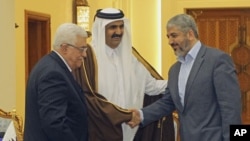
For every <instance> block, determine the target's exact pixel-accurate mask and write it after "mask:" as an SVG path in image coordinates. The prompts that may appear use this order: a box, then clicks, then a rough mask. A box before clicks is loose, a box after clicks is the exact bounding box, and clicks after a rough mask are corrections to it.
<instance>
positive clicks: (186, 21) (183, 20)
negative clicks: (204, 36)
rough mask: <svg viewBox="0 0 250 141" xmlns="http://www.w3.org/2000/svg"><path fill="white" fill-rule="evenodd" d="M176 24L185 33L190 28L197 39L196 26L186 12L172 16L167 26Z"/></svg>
mask: <svg viewBox="0 0 250 141" xmlns="http://www.w3.org/2000/svg"><path fill="white" fill-rule="evenodd" d="M173 26H177V27H178V28H179V29H180V30H181V31H182V32H184V33H187V32H188V31H189V30H190V29H191V30H192V31H193V32H194V36H195V37H196V38H197V39H198V38H199V34H198V28H197V26H196V23H195V21H194V19H193V18H192V17H191V16H190V15H187V14H179V15H176V16H174V17H172V18H171V19H170V20H169V21H168V23H167V28H169V27H173Z"/></svg>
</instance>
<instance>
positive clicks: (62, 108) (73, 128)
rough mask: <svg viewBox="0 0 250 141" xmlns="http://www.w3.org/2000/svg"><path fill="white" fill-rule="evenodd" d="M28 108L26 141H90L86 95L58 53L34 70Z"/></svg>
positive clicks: (26, 111) (42, 60)
mask: <svg viewBox="0 0 250 141" xmlns="http://www.w3.org/2000/svg"><path fill="white" fill-rule="evenodd" d="M25 106H26V107H25V125H24V140H25V141H88V122H87V120H88V113H87V106H86V103H85V97H84V93H83V91H82V88H81V87H80V85H78V84H77V82H76V81H75V80H74V77H73V75H72V74H71V72H70V71H69V69H68V68H67V66H66V65H65V63H64V62H63V61H62V59H61V58H60V57H59V56H58V55H57V54H56V53H55V52H51V53H50V54H48V55H46V56H45V57H43V58H42V59H41V60H40V61H39V62H38V63H37V64H36V66H35V67H34V68H33V70H32V72H31V74H30V76H29V80H28V84H27V92H26V105H25Z"/></svg>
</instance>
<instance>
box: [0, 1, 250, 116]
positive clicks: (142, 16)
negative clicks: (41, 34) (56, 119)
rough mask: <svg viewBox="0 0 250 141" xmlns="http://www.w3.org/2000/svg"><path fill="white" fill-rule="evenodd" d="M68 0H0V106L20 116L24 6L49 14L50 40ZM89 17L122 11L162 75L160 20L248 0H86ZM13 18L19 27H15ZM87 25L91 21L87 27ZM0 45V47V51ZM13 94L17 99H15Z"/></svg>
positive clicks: (67, 15) (66, 13)
mask: <svg viewBox="0 0 250 141" xmlns="http://www.w3.org/2000/svg"><path fill="white" fill-rule="evenodd" d="M72 1H73V0H42V1H41V0H33V1H30V0H0V17H3V19H5V20H1V26H0V31H1V32H0V37H1V38H0V42H1V49H2V51H1V53H0V57H1V58H0V65H1V74H0V80H1V81H0V108H3V109H6V110H11V109H12V108H16V109H17V112H18V114H20V115H22V116H24V102H25V101H24V98H25V83H26V82H25V76H24V74H25V60H24V58H25V56H24V51H25V50H24V49H25V48H24V46H25V45H24V36H25V35H24V30H25V29H24V27H25V25H24V10H30V11H35V12H40V13H44V14H48V15H50V16H51V33H52V36H51V38H52V41H53V36H54V32H55V30H56V27H57V26H58V25H59V24H61V23H63V22H71V20H72ZM88 2H89V5H90V10H91V11H90V21H91V24H92V18H93V16H94V14H95V11H96V10H97V9H99V8H104V7H116V8H121V9H123V10H124V12H125V14H126V17H128V18H129V19H130V20H131V27H132V40H133V45H134V46H135V47H136V49H137V50H138V51H139V52H140V53H141V54H142V56H143V57H144V58H145V59H146V60H148V61H149V62H150V63H151V65H153V66H154V67H155V68H156V70H158V71H159V72H160V73H161V74H162V75H163V76H164V77H165V78H167V75H166V74H167V72H168V69H169V67H170V66H171V65H172V64H173V63H174V62H175V56H174V54H173V51H172V49H171V48H170V47H169V46H168V44H167V41H168V40H167V39H166V31H165V24H166V21H167V20H168V19H169V18H170V17H171V16H173V15H175V14H177V13H183V12H184V9H185V8H198V7H199V8H200V7H206V8H210V7H220V8H221V7H250V3H249V0H220V1H218V0H175V1H173V0H105V1H104V0H88ZM14 22H16V23H17V24H18V25H19V28H17V29H14V28H13V26H14ZM90 28H91V26H90ZM3 50H4V51H3ZM15 99H17V100H16V101H15Z"/></svg>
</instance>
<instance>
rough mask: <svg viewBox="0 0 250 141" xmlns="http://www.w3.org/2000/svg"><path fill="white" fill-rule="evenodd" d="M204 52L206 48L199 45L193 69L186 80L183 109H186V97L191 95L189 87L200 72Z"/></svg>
mask: <svg viewBox="0 0 250 141" xmlns="http://www.w3.org/2000/svg"><path fill="white" fill-rule="evenodd" d="M205 51H206V48H205V47H204V46H203V45H201V48H200V50H199V52H198V54H197V56H196V59H195V61H194V64H193V67H192V69H191V71H190V74H189V77H188V80H187V84H186V91H185V98H184V108H185V107H186V106H185V105H186V104H187V101H188V97H189V95H190V93H191V92H190V91H191V90H192V89H191V87H192V85H193V82H194V81H195V77H196V76H197V74H198V72H199V70H200V67H201V65H202V63H203V61H204V58H203V56H204V54H205Z"/></svg>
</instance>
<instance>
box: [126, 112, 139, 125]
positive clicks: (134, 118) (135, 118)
mask: <svg viewBox="0 0 250 141" xmlns="http://www.w3.org/2000/svg"><path fill="white" fill-rule="evenodd" d="M130 111H132V113H133V114H132V119H131V120H130V121H129V122H127V124H128V125H129V126H130V127H131V128H134V127H136V126H137V125H139V124H140V123H141V117H140V112H139V111H138V110H137V109H130Z"/></svg>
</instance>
